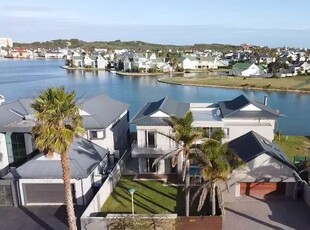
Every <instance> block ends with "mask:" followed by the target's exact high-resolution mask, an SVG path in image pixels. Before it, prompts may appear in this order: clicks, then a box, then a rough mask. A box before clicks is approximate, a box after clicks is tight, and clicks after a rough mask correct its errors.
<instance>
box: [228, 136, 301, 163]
mask: <svg viewBox="0 0 310 230" xmlns="http://www.w3.org/2000/svg"><path fill="white" fill-rule="evenodd" d="M228 147H229V148H230V149H232V150H234V151H235V152H236V154H237V155H238V156H239V157H240V158H241V159H242V160H243V161H245V162H249V161H251V160H253V159H255V158H256V157H258V156H260V155H261V154H264V153H265V154H268V155H269V156H270V157H273V158H275V159H277V160H278V161H280V162H282V163H283V164H285V165H287V166H288V167H290V168H292V169H296V168H295V166H294V165H293V164H292V163H291V161H290V160H289V159H288V157H287V156H286V154H285V153H284V152H283V151H282V150H281V148H280V147H279V146H278V145H277V144H276V143H274V142H270V141H269V140H267V139H266V138H264V137H262V136H261V135H259V134H257V133H256V132H254V131H251V132H248V133H246V134H244V135H243V136H240V137H238V138H236V139H234V140H232V141H230V142H229V143H228Z"/></svg>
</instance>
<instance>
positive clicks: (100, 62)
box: [95, 55, 108, 69]
mask: <svg viewBox="0 0 310 230" xmlns="http://www.w3.org/2000/svg"><path fill="white" fill-rule="evenodd" d="M107 65H108V61H107V59H105V58H104V57H102V56H101V55H97V56H96V57H95V67H96V68H98V69H105V68H106V66H107Z"/></svg>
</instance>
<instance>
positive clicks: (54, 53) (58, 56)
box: [44, 51, 64, 59]
mask: <svg viewBox="0 0 310 230" xmlns="http://www.w3.org/2000/svg"><path fill="white" fill-rule="evenodd" d="M44 57H45V58H46V59H62V58H63V57H64V55H63V53H61V52H58V51H49V52H45V55H44Z"/></svg>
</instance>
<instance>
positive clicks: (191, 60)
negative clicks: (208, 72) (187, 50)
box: [179, 56, 199, 69]
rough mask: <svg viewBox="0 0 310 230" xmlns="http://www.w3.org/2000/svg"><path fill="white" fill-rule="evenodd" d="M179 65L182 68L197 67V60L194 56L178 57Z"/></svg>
mask: <svg viewBox="0 0 310 230" xmlns="http://www.w3.org/2000/svg"><path fill="white" fill-rule="evenodd" d="M179 63H180V67H182V68H183V69H198V66H199V60H198V59H197V58H196V57H192V56H186V57H182V58H180V59H179Z"/></svg>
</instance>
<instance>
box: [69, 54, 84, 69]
mask: <svg viewBox="0 0 310 230" xmlns="http://www.w3.org/2000/svg"><path fill="white" fill-rule="evenodd" d="M83 59H84V57H83V56H72V57H71V67H84V62H83Z"/></svg>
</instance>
